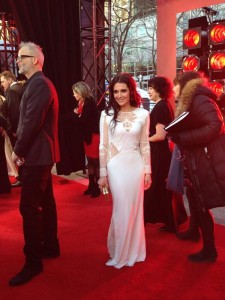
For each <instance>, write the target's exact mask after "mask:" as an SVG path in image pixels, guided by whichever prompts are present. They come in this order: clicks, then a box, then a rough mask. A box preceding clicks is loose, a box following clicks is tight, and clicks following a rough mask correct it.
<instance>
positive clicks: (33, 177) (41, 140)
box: [9, 42, 60, 286]
mask: <svg viewBox="0 0 225 300" xmlns="http://www.w3.org/2000/svg"><path fill="white" fill-rule="evenodd" d="M17 64H18V67H19V73H20V74H24V75H25V76H26V77H27V79H28V81H27V82H26V83H25V91H24V93H23V96H22V99H21V105H20V118H19V125H18V129H17V132H16V136H17V141H16V144H15V147H14V152H13V154H12V158H13V161H14V162H15V163H16V164H17V165H19V166H21V183H22V186H21V197H20V213H21V215H22V218H23V232H24V240H25V246H24V254H25V256H26V263H25V265H24V267H23V269H22V270H21V272H20V273H18V274H17V275H16V276H15V277H13V278H12V279H11V280H10V281H9V285H10V286H16V285H21V284H23V283H26V282H27V281H29V280H31V279H32V278H33V277H34V276H36V275H38V274H39V273H41V272H42V270H43V265H42V258H44V257H51V258H54V257H57V256H59V255H60V248H59V241H58V237H57V212H56V204H55V199H54V195H53V188H52V176H51V169H52V166H53V164H54V163H55V162H58V161H59V144H58V97H57V92H56V90H55V87H54V85H53V83H52V82H51V81H50V80H49V79H48V78H47V77H45V75H44V74H43V72H42V68H43V64H44V55H43V52H42V49H41V48H40V47H39V46H38V45H36V44H34V43H32V42H26V43H23V42H22V43H21V44H20V47H19V53H18V58H17Z"/></svg>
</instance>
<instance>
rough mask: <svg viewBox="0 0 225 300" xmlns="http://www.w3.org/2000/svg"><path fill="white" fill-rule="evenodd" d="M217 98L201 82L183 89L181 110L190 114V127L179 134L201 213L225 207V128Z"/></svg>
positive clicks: (188, 84)
mask: <svg viewBox="0 0 225 300" xmlns="http://www.w3.org/2000/svg"><path fill="white" fill-rule="evenodd" d="M215 101H216V96H215V94H213V92H212V91H211V90H209V89H208V88H207V87H205V86H204V85H203V82H202V79H194V80H191V81H189V82H188V83H187V84H186V86H185V87H184V89H183V91H182V94H181V97H180V100H179V106H178V111H179V114H180V113H182V112H183V111H189V119H188V120H189V127H188V128H185V129H186V130H185V131H181V132H179V133H178V136H179V141H180V142H179V143H180V146H181V147H182V149H183V154H184V157H185V165H186V167H187V172H188V175H189V179H190V182H191V184H192V187H193V189H194V192H195V196H196V199H197V201H198V208H199V210H204V209H205V208H206V209H210V208H214V207H220V206H225V125H224V122H223V117H222V114H221V112H220V110H219V108H218V106H217V104H216V103H215Z"/></svg>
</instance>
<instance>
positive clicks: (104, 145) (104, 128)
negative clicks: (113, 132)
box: [99, 111, 109, 177]
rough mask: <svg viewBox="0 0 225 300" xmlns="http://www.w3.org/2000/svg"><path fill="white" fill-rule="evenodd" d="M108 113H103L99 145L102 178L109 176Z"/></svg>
mask: <svg viewBox="0 0 225 300" xmlns="http://www.w3.org/2000/svg"><path fill="white" fill-rule="evenodd" d="M106 117H107V115H106V113H105V111H102V113H101V118H100V144H99V161H100V177H103V176H107V156H108V148H109V141H108V129H109V128H108V124H107V120H106Z"/></svg>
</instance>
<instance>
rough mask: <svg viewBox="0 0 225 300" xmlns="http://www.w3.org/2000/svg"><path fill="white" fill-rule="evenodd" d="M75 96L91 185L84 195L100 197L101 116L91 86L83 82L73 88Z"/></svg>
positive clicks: (76, 111)
mask: <svg viewBox="0 0 225 300" xmlns="http://www.w3.org/2000/svg"><path fill="white" fill-rule="evenodd" d="M72 90H73V95H74V97H75V99H76V100H77V101H78V108H77V109H75V113H77V114H78V121H79V126H80V132H81V136H82V140H83V143H84V150H85V155H86V158H87V161H88V177H89V185H88V188H87V190H86V191H85V192H84V195H91V197H92V198H95V197H98V196H99V195H100V193H101V191H100V189H99V187H98V183H97V182H98V179H99V140H100V138H99V119H100V114H99V111H98V108H97V104H96V103H95V101H94V99H93V96H92V93H91V90H90V88H89V86H88V85H87V84H86V83H85V82H82V81H79V82H77V83H75V84H74V85H73V86H72Z"/></svg>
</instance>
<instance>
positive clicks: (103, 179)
mask: <svg viewBox="0 0 225 300" xmlns="http://www.w3.org/2000/svg"><path fill="white" fill-rule="evenodd" d="M98 186H99V188H100V190H101V191H102V189H103V187H106V188H107V189H108V187H109V182H108V179H107V177H106V176H103V177H100V178H99V180H98Z"/></svg>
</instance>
